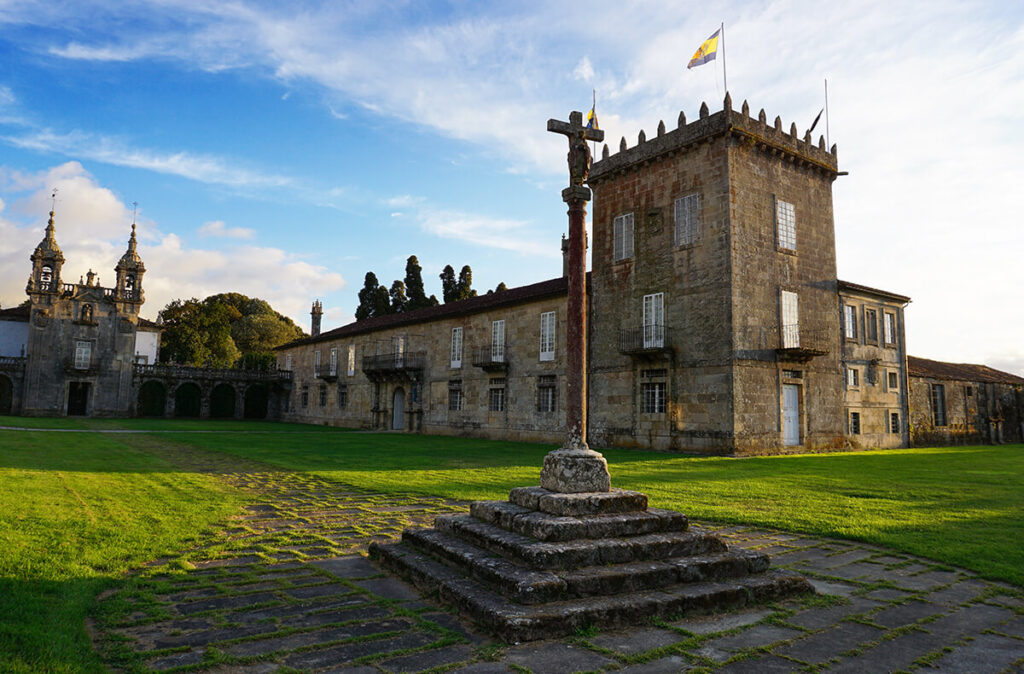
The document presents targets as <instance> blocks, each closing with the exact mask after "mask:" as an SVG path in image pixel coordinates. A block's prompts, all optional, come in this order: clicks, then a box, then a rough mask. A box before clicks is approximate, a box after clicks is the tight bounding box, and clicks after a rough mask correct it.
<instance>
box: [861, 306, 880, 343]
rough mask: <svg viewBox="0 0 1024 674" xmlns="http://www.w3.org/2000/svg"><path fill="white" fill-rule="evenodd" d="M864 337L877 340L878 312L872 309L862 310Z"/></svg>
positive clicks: (873, 340)
mask: <svg viewBox="0 0 1024 674" xmlns="http://www.w3.org/2000/svg"><path fill="white" fill-rule="evenodd" d="M864 339H866V340H868V341H869V342H877V341H878V312H877V311H875V310H874V309H865V310H864Z"/></svg>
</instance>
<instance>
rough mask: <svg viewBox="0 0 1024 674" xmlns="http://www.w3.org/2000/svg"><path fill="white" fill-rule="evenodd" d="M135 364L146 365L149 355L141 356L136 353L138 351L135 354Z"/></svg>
mask: <svg viewBox="0 0 1024 674" xmlns="http://www.w3.org/2000/svg"><path fill="white" fill-rule="evenodd" d="M135 364H136V365H148V364H149V356H143V355H141V354H138V353H137V354H135Z"/></svg>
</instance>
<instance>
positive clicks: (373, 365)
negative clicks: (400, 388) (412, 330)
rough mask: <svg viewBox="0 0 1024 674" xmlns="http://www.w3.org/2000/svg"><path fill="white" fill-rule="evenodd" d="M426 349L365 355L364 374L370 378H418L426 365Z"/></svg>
mask: <svg viewBox="0 0 1024 674" xmlns="http://www.w3.org/2000/svg"><path fill="white" fill-rule="evenodd" d="M426 363H427V352H426V351H407V352H404V353H387V354H383V355H378V356H363V374H365V375H366V376H367V377H368V378H369V379H371V380H375V381H381V380H385V379H416V378H417V377H418V374H419V372H420V371H422V370H423V369H424V368H425V367H426Z"/></svg>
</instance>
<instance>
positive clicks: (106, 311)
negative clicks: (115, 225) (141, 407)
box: [0, 211, 160, 417]
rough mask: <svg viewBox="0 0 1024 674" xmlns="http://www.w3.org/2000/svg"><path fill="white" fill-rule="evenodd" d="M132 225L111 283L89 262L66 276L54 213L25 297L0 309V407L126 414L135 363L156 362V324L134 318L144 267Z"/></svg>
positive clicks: (7, 410) (26, 411)
mask: <svg viewBox="0 0 1024 674" xmlns="http://www.w3.org/2000/svg"><path fill="white" fill-rule="evenodd" d="M137 245H138V242H137V240H136V234H135V224H134V223H132V230H131V235H130V237H129V239H128V248H127V250H126V251H125V253H124V255H122V256H121V259H120V260H119V261H118V263H117V266H116V267H115V268H114V285H113V287H104V286H103V285H102V283H101V281H100V277H99V276H98V275H97V274H96V273H94V272H93V271H92V270H91V269H90V270H89V272H88V273H87V274H86V275H85V276H84V277H81V278H79V280H78V283H73V282H72V283H68V282H66V281H65V280H64V278H63V277H62V275H61V273H62V268H63V266H64V261H65V260H64V254H63V252H62V251H61V249H60V246H59V245H58V244H57V237H56V227H55V224H54V212H53V211H50V218H49V221H48V223H47V225H46V231H45V234H44V236H43V240H42V241H40V242H39V245H38V246H36V249H35V251H34V252H33V253H32V255H31V257H30V260H31V262H32V273H31V275H30V276H29V279H28V283H27V285H26V286H25V292H26V294H27V295H28V302H27V303H26V304H25V305H22V306H20V307H16V308H12V309H6V310H2V311H0V414H4V413H6V414H22V415H26V416H50V415H83V416H122V417H123V416H130V415H131V414H132V412H133V407H134V403H135V397H136V392H135V389H134V386H133V372H134V365H135V364H136V363H152V362H155V361H156V358H157V350H158V348H159V341H160V328H159V326H157V325H156V324H155V323H152V322H150V321H147V320H145V319H142V318H140V316H139V311H140V310H141V308H142V304H143V302H144V301H145V293H144V291H143V282H142V280H143V276H144V275H145V273H146V266H145V265H144V264H143V262H142V258H141V257H139V253H138V250H137Z"/></svg>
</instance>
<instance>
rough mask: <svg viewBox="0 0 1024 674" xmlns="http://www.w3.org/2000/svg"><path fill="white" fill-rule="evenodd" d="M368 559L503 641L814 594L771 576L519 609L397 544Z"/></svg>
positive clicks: (788, 578) (375, 548)
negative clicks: (404, 579) (433, 595)
mask: <svg viewBox="0 0 1024 674" xmlns="http://www.w3.org/2000/svg"><path fill="white" fill-rule="evenodd" d="M370 556H371V557H373V558H374V559H377V560H378V561H379V562H380V563H381V564H382V565H383V566H385V567H386V568H388V569H390V570H392V571H394V572H397V573H399V574H400V575H402V576H404V577H406V578H407V579H409V580H410V581H411V582H412V583H414V584H415V585H416V586H417V587H419V588H421V589H422V590H426V591H429V592H436V594H437V596H438V598H439V599H441V600H442V601H444V602H445V603H448V604H450V605H453V606H455V607H456V608H457V609H458V610H459V611H460V612H462V613H464V614H466V615H468V616H470V617H472V618H474V619H475V620H477V621H478V622H480V623H482V624H483V626H484V627H486V628H487V629H489V630H491V631H492V632H494V633H496V634H497V635H498V636H499V637H501V638H502V639H504V640H505V641H507V642H510V643H514V642H519V641H532V640H535V639H547V638H555V637H561V636H566V635H570V634H573V633H575V632H576V631H577V630H580V629H584V628H587V627H589V626H591V625H596V624H599V625H600V626H601V627H602V628H605V629H611V628H616V627H623V626H627V625H633V624H637V623H640V622H643V621H646V620H649V619H651V618H654V617H660V618H675V617H680V616H683V615H687V614H692V613H704V612H710V611H720V610H726V609H736V608H740V607H742V606H746V605H748V604H751V603H756V602H765V601H771V600H776V599H781V598H785V597H789V596H793V595H796V594H803V593H811V592H813V591H814V589H813V588H812V587H811V585H810V584H809V583H808V582H807V580H806V579H804V578H803V577H801V576H797V575H793V574H790V573H784V572H778V571H771V572H767V573H763V574H758V575H756V576H750V577H747V578H743V579H739V580H732V581H728V582H707V581H703V582H698V583H690V584H685V585H676V586H670V587H668V588H666V589H663V590H645V591H638V592H627V593H624V594H619V595H612V596H595V597H587V598H583V599H574V600H571V601H557V602H550V603H546V604H535V605H529V606H528V605H522V604H516V603H514V602H510V601H508V600H507V599H505V598H504V597H502V596H501V595H500V594H497V593H495V592H493V591H492V590H490V589H488V588H487V587H485V586H484V585H483V584H482V583H480V582H478V581H476V580H474V579H472V578H468V577H465V576H462V575H460V574H458V573H457V572H456V571H454V570H453V569H451V568H449V567H447V566H445V565H444V564H442V563H440V562H438V561H436V560H434V559H432V558H430V557H429V556H427V555H425V554H423V553H421V552H418V551H416V550H413V549H411V548H409V547H408V546H406V545H404V544H402V543H392V544H388V545H379V544H377V543H373V544H371V545H370Z"/></svg>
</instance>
